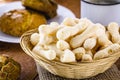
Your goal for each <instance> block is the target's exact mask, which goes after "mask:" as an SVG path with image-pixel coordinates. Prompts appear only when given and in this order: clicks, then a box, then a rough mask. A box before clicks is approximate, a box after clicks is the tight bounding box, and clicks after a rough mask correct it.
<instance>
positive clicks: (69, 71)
mask: <svg viewBox="0 0 120 80" xmlns="http://www.w3.org/2000/svg"><path fill="white" fill-rule="evenodd" d="M34 32H37V29H34V30H31V31H28V32H26V33H25V34H23V35H22V37H21V42H20V44H21V47H22V49H23V50H24V51H25V53H26V54H28V55H29V56H31V57H32V58H33V59H34V60H35V61H36V62H37V63H38V64H39V65H40V66H42V67H43V68H45V69H46V70H48V71H49V72H51V73H53V74H55V75H59V76H62V77H65V78H74V79H83V78H89V77H92V76H95V75H97V74H99V73H103V72H104V71H106V70H107V69H109V68H110V67H111V66H112V65H113V64H114V63H115V62H116V61H117V60H118V59H119V57H120V52H119V51H117V52H116V53H114V54H113V55H111V56H109V57H107V58H104V59H100V60H94V61H93V62H76V63H71V64H65V63H61V62H58V61H49V60H47V59H45V58H43V57H41V56H39V55H37V54H34V53H33V52H32V51H31V49H32V48H33V46H32V44H31V43H30V36H31V34H33V33H34Z"/></svg>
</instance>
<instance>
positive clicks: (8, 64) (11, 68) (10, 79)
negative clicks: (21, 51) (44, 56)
mask: <svg viewBox="0 0 120 80" xmlns="http://www.w3.org/2000/svg"><path fill="white" fill-rule="evenodd" d="M20 73H21V66H20V64H19V63H18V62H16V61H14V60H13V59H12V58H9V57H6V56H1V55H0V80H17V79H18V78H19V77H20Z"/></svg>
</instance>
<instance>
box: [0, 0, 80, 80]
mask: <svg viewBox="0 0 120 80" xmlns="http://www.w3.org/2000/svg"><path fill="white" fill-rule="evenodd" d="M6 1H9V2H10V1H13V0H4V1H2V0H0V3H5V2H6ZM56 1H57V3H58V4H60V5H63V6H65V7H67V8H69V9H70V10H71V11H72V12H73V13H74V14H75V16H76V17H77V18H79V17H80V0H56ZM0 54H3V55H8V56H10V57H12V58H13V59H15V60H16V61H18V62H19V63H20V64H21V67H22V71H21V77H20V79H19V80H38V76H37V70H36V65H35V62H34V60H33V59H32V58H31V57H29V56H28V55H27V54H25V53H24V52H23V50H22V49H21V47H20V45H19V44H13V43H5V42H0Z"/></svg>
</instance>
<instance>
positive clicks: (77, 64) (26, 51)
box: [20, 29, 120, 66]
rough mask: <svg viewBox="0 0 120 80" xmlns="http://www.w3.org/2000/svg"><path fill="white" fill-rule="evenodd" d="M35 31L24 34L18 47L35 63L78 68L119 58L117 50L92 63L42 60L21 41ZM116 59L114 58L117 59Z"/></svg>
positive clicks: (119, 52) (119, 51)
mask: <svg viewBox="0 0 120 80" xmlns="http://www.w3.org/2000/svg"><path fill="white" fill-rule="evenodd" d="M35 31H37V29H32V30H29V31H27V32H25V33H24V34H23V35H22V36H21V37H20V46H21V48H22V49H23V51H24V52H25V53H26V54H28V55H29V56H31V57H32V58H33V59H34V60H35V61H39V60H40V61H43V62H45V63H48V64H49V63H50V64H59V65H63V66H72V65H75V66H79V65H84V64H86V63H89V64H94V63H96V62H101V61H104V60H106V59H109V58H111V57H114V56H117V55H118V54H119V56H117V57H118V58H119V57H120V49H119V50H117V51H116V52H115V53H114V54H111V55H110V56H108V57H105V58H102V59H98V60H93V61H92V62H72V63H63V62H60V61H55V60H47V59H45V58H43V57H42V56H39V55H38V56H39V57H38V56H36V54H34V53H33V52H32V51H31V50H30V49H29V48H26V45H25V44H24V41H23V39H24V38H26V37H29V36H30V35H31V34H32V33H33V32H35ZM117 57H116V58H117Z"/></svg>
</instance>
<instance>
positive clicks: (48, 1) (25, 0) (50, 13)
mask: <svg viewBox="0 0 120 80" xmlns="http://www.w3.org/2000/svg"><path fill="white" fill-rule="evenodd" d="M22 4H23V6H25V7H27V8H31V9H34V10H37V11H40V12H43V13H44V14H45V15H46V16H47V17H48V18H53V17H54V16H56V15H57V12H56V10H57V3H56V2H55V1H54V0H22Z"/></svg>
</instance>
